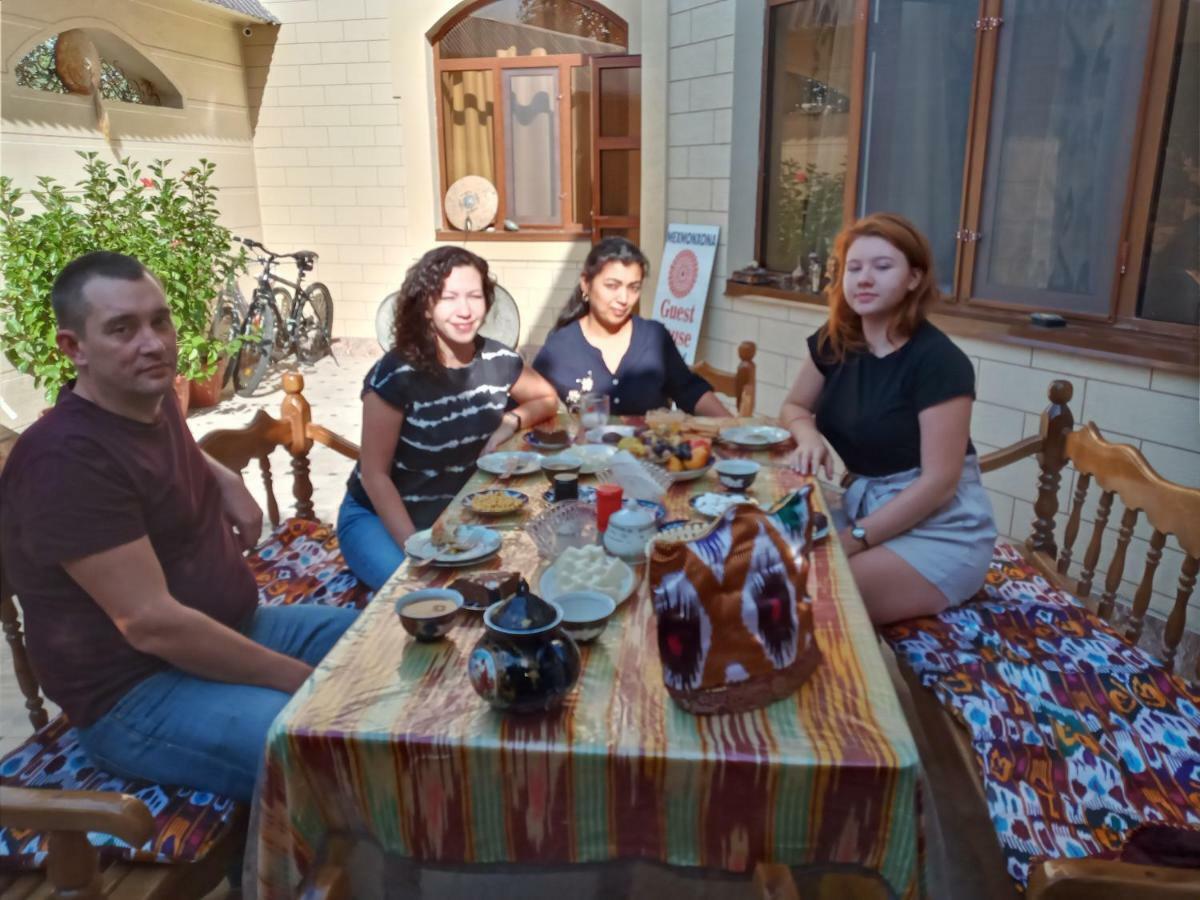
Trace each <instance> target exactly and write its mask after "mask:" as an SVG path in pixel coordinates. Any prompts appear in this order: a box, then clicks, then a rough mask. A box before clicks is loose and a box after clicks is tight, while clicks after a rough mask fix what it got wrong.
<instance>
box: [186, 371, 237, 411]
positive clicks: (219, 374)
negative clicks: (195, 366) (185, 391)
mask: <svg viewBox="0 0 1200 900" xmlns="http://www.w3.org/2000/svg"><path fill="white" fill-rule="evenodd" d="M228 363H229V361H228V360H226V359H222V360H221V361H220V362H218V363H217V371H216V372H214V373H213V375H212V377H211V378H206V379H204V380H203V381H193V382H192V384H191V392H190V397H189V399H190V403H191V408H192V409H208V408H210V407H213V406H216V405H217V404H218V403H220V402H221V383H222V382H223V381H224V380H225V367H226V366H227V365H228Z"/></svg>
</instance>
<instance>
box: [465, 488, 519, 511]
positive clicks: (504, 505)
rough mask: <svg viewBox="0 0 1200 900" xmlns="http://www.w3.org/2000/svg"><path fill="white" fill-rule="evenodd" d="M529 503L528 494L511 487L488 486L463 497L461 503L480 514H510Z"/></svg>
mask: <svg viewBox="0 0 1200 900" xmlns="http://www.w3.org/2000/svg"><path fill="white" fill-rule="evenodd" d="M528 504H529V495H528V494H523V493H521V491H516V490H513V489H512V488H488V489H487V490H483V491H475V493H473V494H467V496H465V497H463V499H462V505H463V506H465V507H466V508H467V509H469V510H470V511H471V512H473V513H475V514H476V515H480V516H511V515H512V514H513V513H515V512H520V511H521V510H522V509H524V508H525V507H526V506H527V505H528Z"/></svg>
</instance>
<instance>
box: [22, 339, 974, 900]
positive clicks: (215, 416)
mask: <svg viewBox="0 0 1200 900" xmlns="http://www.w3.org/2000/svg"><path fill="white" fill-rule="evenodd" d="M336 350H337V359H336V360H334V359H330V358H326V359H324V360H322V361H321V362H319V363H317V364H316V365H315V366H306V367H304V368H303V369H302V370H301V372H302V374H303V375H304V378H305V388H304V394H305V397H306V398H307V399H308V401H309V403H310V404H311V406H312V413H313V420H314V421H315V422H317V423H319V424H322V425H325V426H326V427H328V428H330V429H331V430H333V431H336V432H337V433H339V434H341V435H343V436H345V437H347V438H349V439H351V440H353V441H354V442H355V443H357V442H358V440H359V431H360V424H361V408H362V407H361V403H360V402H359V390H360V386H361V384H362V378H363V376H364V375H365V374H366V371H367V369H368V368H369V367H370V365H371V363H372V362H373V360H374V359H375V358H376V357H377V356H378V354H379V350H378V347H377V346H375V345H374V344H373V343H368V342H357V343H355V344H352V345H347V344H345V343H341V342H339V344H338V345H337V346H336ZM282 399H283V391H282V388H281V386H280V379H279V377H278V376H273V377H271V378H270V379H269V380H268V381H267V382H266V383H265V384H264V385H263V387H262V388H261V389H260V390H259V391H258V392H257V394H256V395H255V396H253V397H250V398H242V397H233V398H230V399H226V400H225V401H223V402H222V403H221V404H220V405H219V406H217V407H216V408H215V409H211V410H195V411H193V412H192V413H191V415H189V417H188V425H189V427H190V428H191V430H192V433H193V434H195V435H196V436H197V437H199V436H201V435H203V434H206V433H207V432H209V431H212V430H214V429H217V428H237V427H241V426H242V425H244V424H246V423H247V422H248V421H249V420H250V419H251V418H252V416H253V415H254V413H255V411H257V410H259V409H264V410H266V411H267V412H269V413H271V414H276V413H277V412H278V410H279V404H280V401H281V400H282ZM289 462H290V460H289V458H288V456H287V454H286V453H285V452H284V451H277V452H276V454H275V455H274V456H273V458H272V470H273V474H274V482H275V489H276V492H277V499H278V500H279V502H280V506H281V508H282V509H281V512H282V513H283V514H284V515H286V514H287V508H288V507H290V497H291V488H290V473H289V470H288V467H289ZM311 462H312V471H311V477H312V481H313V487H314V495H313V499H314V502H315V504H316V512H317V515H318V516H319V517H320V518H321V519H323V520H324V521H333V520H334V518H335V516H336V514H337V506H338V504H339V503H340V502H341V498H342V494H343V491H344V485H345V480H346V476H347V475H348V474H349V470H350V463H349V462H348V461H347V460H345V459H344V458H343V457H341V456H339V455H337V454H335V453H333V452H332V451H327V450H326V449H325V448H323V447H317V448H315V449H314V451H313V453H312V455H311ZM252 476H253V473H247V479H246V480H247V484H248V485H249V486H250V488H251V491H252V492H253V493H254V494H255V496H256V498H258V499H259V501H260V503H261V502H263V499H264V497H265V492H264V490H263V487H262V484H261V482H260V480H259V479H258V478H257V477H252ZM887 656H889V657H890V654H887ZM889 665H891V663H890V659H889ZM893 680H894V681H895V682H896V684H897V688H898V690H899V692H900V697H901V702H902V703H903V704H905V706H906V712H910V708H909V707H910V703H909V701H908V697H907V692H906V691H905V689H904V687H903V684H902V683H901V682H900V680H899V676H898V675H897V674H895V673H894V672H893ZM909 721H910V723H913V731H914V734H915V735H916V738H917V742H918V746H919V747H920V748H921V750H922V757H923V758H927V757H928V752H927V751H928V748H927V747H926V746H925V745H924V740H923V736H922V735H921V734H920V733H919V729H917V728H916V726H915V720H914V719H913V717H912V715H911V714H910V716H909ZM29 730H30V727H29V722H28V720H27V719H26V717H25V711H24V708H23V703H22V698H21V695H20V691H19V690H18V689H17V686H16V681H15V678H14V676H13V670H12V664H11V659H10V657H9V653H8V650H7V647H5V648H4V649H3V650H0V751H2V752H7V751H8V750H11V749H12V748H13V747H14V746H16V744H18V743H19V742H20V741H21V740H23V739H24V738H25V737H27V736H28V734H29ZM928 781H929V782H930V783H932V784H935V785H936V784H937V783H938V777H937V773H936V772H932V773H929V778H928ZM926 811H927V813H928V815H927V820H926V831H927V843H926V863H927V867H928V870H927V871H928V886H929V890H930V896H932V897H934V898H961V897H969V896H972V895H973V893H974V892H973V889H972V887H970V886H971V885H973V884H974V879H973V877H972V876H973V875H974V873H972V872H970V871H967V870H965V867H964V866H963V865H962V864H961V863H959V859H960V858H961V854H959V853H958V852H957V848H956V845H955V840H954V835H953V834H943V833H942V830H941V828H940V827H939V818H938V815H937V812H938V809H937V804H936V803H927V804H926ZM448 887H449V886H448V884H447V883H446V882H445V880H444V879H442V880H440V881H439V885H438V889H437V892H438V893H439V895H440V894H441V893H442V892H443V891H444V890H446V889H448ZM464 889H465V882H464ZM470 893H471V892H470V891H467V894H468V895H470ZM223 895H224V891H223V890H222V891H219V892H217V893H216V894H214V895H213V896H214V897H217V896H223Z"/></svg>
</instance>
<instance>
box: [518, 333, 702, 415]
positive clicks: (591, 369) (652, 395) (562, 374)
mask: <svg viewBox="0 0 1200 900" xmlns="http://www.w3.org/2000/svg"><path fill="white" fill-rule="evenodd" d="M632 321H633V337H632V338H631V339H630V341H629V349H628V350H627V351H625V356H624V357H623V358H622V359H621V364H620V365H619V366H617V371H616V372H610V371H609V370H608V366H607V365H605V363H604V357H603V356H602V355H601V354H600V351H599V350H597V349H596V348H595V347H593V346H592V345H591V344H589V343H588V342H587V339H586V338H584V336H583V330H582V329H581V328H580V326H579V321H578V320H576V321H574V322H572V323H571V324H570V325H567V326H565V327H563V328H560V329H559V330H558V331H553V332H551V333H550V336H549V337H548V338H546V344H545V346H543V347H542V349H541V351H540V352H539V353H538V355H537V359H535V360H534V361H533V367H534V369H536V370H537V371H538V372H540V373H541V374H542V375H543V376H545V378H546V380H547V381H549V382H550V383H551V384H552V385H554V389H555V390H556V391H558V396H559V399H560V400H562V401H563V402H564V403H567V404H568V405H570V404H571V403H572V402H573V401H575V400H576V399H578V398H579V395H580V394H584V393H588V392H589V391H591V392H596V393H600V394H608V395H609V396H610V397H611V398H612V413H613V415H616V416H636V415H641V414H643V413H645V412H647V411H649V410H651V409H660V408H662V407H664V406H669V405H670V403H671V401H674V402H675V405H676V406H678V407H679V408H680V409H682V410H683V411H684V412H687V413H691V412H693V411H695V408H696V402H697V401H698V400H699V399H700V398H701V397H703V396H704V395H705V394H706V393H707V392H708V391H711V390H712V385H711V384H709V383H708V382H707V381H705V380H704V379H703V378H701V377H700V376H699V375H697V374H695V373H694V372H693V371H692V370H691V369H689V368H688V365H687V363H685V362H684V361H683V357H682V356H680V355H679V349H678V348H677V347H676V346H675V342H674V341H673V340H671V335H670V333H669V332H668V331H667V329H666V328H664V327H663V325H662V324H661V323H659V322H655V321H654V320H653V319H643V318H642V317H641V316H634V317H633V320H632Z"/></svg>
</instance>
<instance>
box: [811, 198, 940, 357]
mask: <svg viewBox="0 0 1200 900" xmlns="http://www.w3.org/2000/svg"><path fill="white" fill-rule="evenodd" d="M860 237H878V238H883V239H884V240H885V241H887V242H888V243H889V244H891V245H892V246H893V247H895V248H896V249H897V250H899V251H900V252H901V253H903V254H904V258H905V259H906V260H908V265H909V267H910V268H912V269H913V270H914V271H917V272H920V275H921V278H920V280H919V281H918V282H917V285H916V287H914V288H913V289H912V290H910V291H909V292H908V293H907V294H906V295H905V297H904V299H903V300H901V301H900V305H899V306H897V307H896V310H895V312H894V313H893V314H892V320H891V322H890V323H889V324H888V337H889V338H890V337H892V336H893V335H895V336H896V337H901V338H907V337H909V336H910V335H911V334H912V333H913V332H914V331H916V330H917V326H918V325H920V324H921V323H922V322H924V321H925V317H926V316H928V315H929V308H930V307H931V306H933V304H934V303H935V302H936V301H937V299H938V289H937V279H936V278H934V275H933V251H932V250H931V249H930V248H929V241H928V240H926V238H925V235H923V234H921V232H920V231H918V230H917V226H915V225H914V224H913V223H912V222H910V221H908V219H906V218H904V217H903V216H898V215H896V214H895V213H872V214H871V215H869V216H866V217H864V218H862V219H859V220H858V221H857V222H854V223H853V224H851V225H847V226H846V227H845V228H843V229H842V230H841V232H840V233H839V234H838V236H837V239H836V240H835V241H834V244H833V271H832V272H831V273H830V282H829V287H827V288H826V289H825V290H826V293H827V295H828V297H829V321H828V322H827V323H826V324H825V327H824V328H823V329H822V330H821V336H820V338H819V340H818V344H817V346H818V348H819V349H820V351H821V353H822V354H828V355H829V356H830V357H832V358H833V360H834V361H835V362H841V361H842V360H844V359H845V358H846V354H847V353H850V352H859V351H864V350H867V349H868V347H867V341H866V338H864V337H863V328H862V316H860V315H859V314H858V313H856V312H855V311H854V310H853V309H851V308H850V304H849V302H848V301H847V300H846V292H845V291H844V290H843V289H842V273H843V271H844V270H845V265H846V254H847V253H849V252H850V246H851V245H852V244H853V243H854V242H855V241H856V240H858V239H859V238H860Z"/></svg>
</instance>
